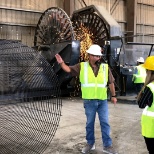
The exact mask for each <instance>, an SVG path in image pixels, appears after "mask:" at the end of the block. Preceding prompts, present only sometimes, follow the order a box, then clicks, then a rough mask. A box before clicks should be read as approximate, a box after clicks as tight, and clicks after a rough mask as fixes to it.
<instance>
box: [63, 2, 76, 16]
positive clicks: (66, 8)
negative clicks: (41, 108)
mask: <svg viewBox="0 0 154 154" xmlns="http://www.w3.org/2000/svg"><path fill="white" fill-rule="evenodd" d="M74 5H75V4H74V0H64V11H65V12H66V13H67V14H68V16H71V15H72V14H73V11H74Z"/></svg>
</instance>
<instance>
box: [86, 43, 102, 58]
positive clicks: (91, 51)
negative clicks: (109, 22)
mask: <svg viewBox="0 0 154 154" xmlns="http://www.w3.org/2000/svg"><path fill="white" fill-rule="evenodd" d="M101 51H102V49H101V47H100V46H99V45H97V44H93V45H91V46H90V48H89V49H88V50H87V51H86V52H87V53H89V54H92V55H96V56H102V52H101Z"/></svg>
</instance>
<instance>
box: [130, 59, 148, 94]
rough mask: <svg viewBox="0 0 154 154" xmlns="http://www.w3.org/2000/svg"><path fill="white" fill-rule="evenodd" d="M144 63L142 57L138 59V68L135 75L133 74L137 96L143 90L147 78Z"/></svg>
mask: <svg viewBox="0 0 154 154" xmlns="http://www.w3.org/2000/svg"><path fill="white" fill-rule="evenodd" d="M143 63H144V58H143V57H140V58H139V59H137V66H136V68H135V73H134V74H133V78H132V81H133V82H134V85H135V90H136V93H137V94H138V93H139V92H140V90H141V89H142V87H143V85H144V82H145V78H146V70H145V68H144V67H143Z"/></svg>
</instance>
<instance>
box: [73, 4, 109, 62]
mask: <svg viewBox="0 0 154 154" xmlns="http://www.w3.org/2000/svg"><path fill="white" fill-rule="evenodd" d="M71 20H72V23H73V27H74V31H75V38H76V39H77V40H79V41H80V43H81V61H85V60H86V59H87V58H86V53H85V51H86V50H87V49H88V48H89V47H90V45H91V44H99V45H100V46H103V45H104V44H105V43H104V42H105V41H106V40H108V39H109V27H108V25H107V24H106V23H105V22H104V20H103V19H102V18H101V17H100V16H99V15H98V13H97V12H96V10H95V9H94V7H92V6H90V7H85V8H83V9H80V10H77V11H74V13H73V15H72V19H71Z"/></svg>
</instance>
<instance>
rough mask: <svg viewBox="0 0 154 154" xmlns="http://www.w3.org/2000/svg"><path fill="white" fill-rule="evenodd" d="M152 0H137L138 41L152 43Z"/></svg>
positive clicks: (153, 25) (153, 9) (153, 6)
mask: <svg viewBox="0 0 154 154" xmlns="http://www.w3.org/2000/svg"><path fill="white" fill-rule="evenodd" d="M153 16H154V1H153V0H138V1H137V18H136V19H137V24H136V34H137V35H141V36H139V37H137V41H138V42H147V43H154V20H153Z"/></svg>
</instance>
